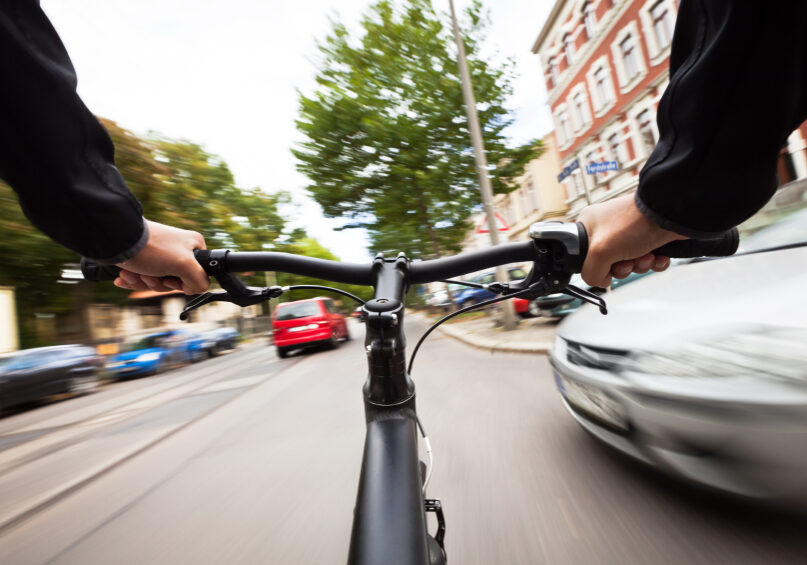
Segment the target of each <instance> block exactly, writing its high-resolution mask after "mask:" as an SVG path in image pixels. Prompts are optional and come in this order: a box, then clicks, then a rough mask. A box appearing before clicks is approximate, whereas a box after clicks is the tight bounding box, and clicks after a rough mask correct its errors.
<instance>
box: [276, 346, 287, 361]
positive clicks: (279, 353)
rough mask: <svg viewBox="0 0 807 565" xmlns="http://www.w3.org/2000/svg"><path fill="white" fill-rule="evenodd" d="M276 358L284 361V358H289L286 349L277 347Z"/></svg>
mask: <svg viewBox="0 0 807 565" xmlns="http://www.w3.org/2000/svg"><path fill="white" fill-rule="evenodd" d="M277 356H278V357H280V358H281V359H285V358H286V357H288V356H289V352H288V350H287V349H285V348H283V347H278V348H277Z"/></svg>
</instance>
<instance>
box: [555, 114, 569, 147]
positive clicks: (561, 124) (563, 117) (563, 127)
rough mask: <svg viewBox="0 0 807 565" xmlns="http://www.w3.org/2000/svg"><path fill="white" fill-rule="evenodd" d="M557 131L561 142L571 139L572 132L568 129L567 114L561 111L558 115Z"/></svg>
mask: <svg viewBox="0 0 807 565" xmlns="http://www.w3.org/2000/svg"><path fill="white" fill-rule="evenodd" d="M558 129H559V131H558V133H559V134H560V138H561V140H562V141H561V143H568V142H569V141H571V139H572V134H571V133H570V131H569V114H567V113H566V112H561V114H560V115H559V116H558Z"/></svg>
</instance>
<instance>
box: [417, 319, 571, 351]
mask: <svg viewBox="0 0 807 565" xmlns="http://www.w3.org/2000/svg"><path fill="white" fill-rule="evenodd" d="M415 315H416V316H419V317H420V318H421V319H422V320H424V321H430V322H432V323H433V322H435V321H437V318H433V319H432V318H431V317H427V316H425V315H423V314H415ZM556 326H557V321H556V320H551V319H547V318H528V319H525V320H521V321H520V323H519V324H518V327H517V328H516V329H515V330H513V331H512V332H506V331H504V330H503V329H502V328H500V327H495V326H494V320H493V318H492V317H490V316H482V317H479V318H466V319H460V320H457V321H454V320H449V321H448V322H445V323H444V324H443V325H441V326H439V327H438V328H437V331H441V332H443V333H444V334H446V335H449V336H451V337H453V338H454V339H456V340H459V341H461V342H463V343H466V344H468V345H470V346H472V347H477V348H479V349H488V350H490V351H491V352H494V351H507V352H511V353H543V354H546V353H549V350H550V349H552V343H553V341H554V340H555V327H556Z"/></svg>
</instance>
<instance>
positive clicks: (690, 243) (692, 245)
mask: <svg viewBox="0 0 807 565" xmlns="http://www.w3.org/2000/svg"><path fill="white" fill-rule="evenodd" d="M739 244H740V234H739V232H738V231H737V228H732V229H731V230H729V231H727V232H726V233H724V234H723V235H721V236H718V237H712V238H708V239H682V240H680V241H672V242H670V243H667V244H666V245H662V246H661V247H659V248H658V249H655V250H653V253H654V254H655V255H664V256H665V257H677V258H681V259H684V258H689V257H728V256H729V255H734V253H735V252H736V251H737V246H738V245H739Z"/></svg>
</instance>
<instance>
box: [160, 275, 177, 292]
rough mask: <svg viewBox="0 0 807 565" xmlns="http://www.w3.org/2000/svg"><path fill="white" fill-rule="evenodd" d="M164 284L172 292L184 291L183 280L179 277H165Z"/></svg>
mask: <svg viewBox="0 0 807 565" xmlns="http://www.w3.org/2000/svg"><path fill="white" fill-rule="evenodd" d="M163 284H164V285H165V286H167V287H168V288H170V289H172V290H182V280H181V279H179V278H177V277H163Z"/></svg>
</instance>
